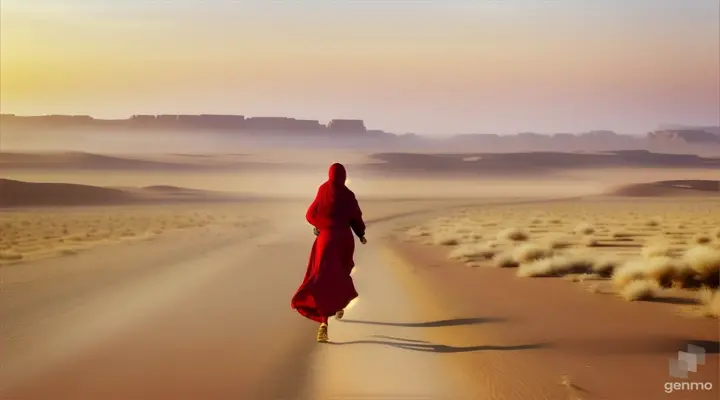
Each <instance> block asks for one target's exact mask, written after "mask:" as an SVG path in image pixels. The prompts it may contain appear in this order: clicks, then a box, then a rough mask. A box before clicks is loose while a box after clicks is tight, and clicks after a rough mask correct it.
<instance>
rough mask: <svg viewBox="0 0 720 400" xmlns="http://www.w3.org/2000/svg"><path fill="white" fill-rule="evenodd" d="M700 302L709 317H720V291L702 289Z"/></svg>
mask: <svg viewBox="0 0 720 400" xmlns="http://www.w3.org/2000/svg"><path fill="white" fill-rule="evenodd" d="M698 297H699V298H700V303H701V304H702V305H703V307H704V310H703V311H704V313H705V315H706V316H708V317H712V318H720V291H718V290H710V289H707V288H706V289H702V290H700V293H699V296H698Z"/></svg>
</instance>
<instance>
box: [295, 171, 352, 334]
mask: <svg viewBox="0 0 720 400" xmlns="http://www.w3.org/2000/svg"><path fill="white" fill-rule="evenodd" d="M346 177H347V175H346V172H345V167H343V166H342V165H341V164H333V165H332V166H330V172H329V179H328V180H327V182H325V183H323V184H322V185H321V186H320V188H319V189H318V192H317V195H316V196H315V201H313V203H312V204H311V205H310V208H308V210H307V213H306V215H305V217H306V219H307V221H308V222H309V223H310V224H311V225H313V226H314V227H316V228H317V229H318V230H319V231H320V234H319V235H318V236H317V238H315V243H314V244H313V247H312V251H311V252H310V260H309V261H308V266H307V272H306V273H305V279H304V280H303V283H302V285H300V288H299V289H298V290H297V292H296V293H295V295H294V296H293V298H292V301H291V306H292V308H294V309H295V310H297V312H299V313H300V314H301V315H303V316H305V317H306V318H309V319H311V320H313V321H317V322H324V321H323V320H324V319H325V318H327V317H330V316H333V315H335V313H337V312H338V311H340V310H342V309H344V308H345V307H346V306H347V305H348V303H350V301H351V300H353V299H354V298H356V297H357V296H358V294H357V292H356V291H355V285H354V284H353V280H352V278H351V277H350V271H352V269H353V267H354V266H355V261H354V260H353V253H354V251H355V238H354V237H353V232H354V233H355V234H356V235H357V236H358V237H363V236H365V223H364V222H363V219H362V212H361V211H360V206H359V205H358V202H357V199H356V198H355V194H354V193H353V192H352V191H351V190H350V189H348V188H347V186H345V179H346Z"/></svg>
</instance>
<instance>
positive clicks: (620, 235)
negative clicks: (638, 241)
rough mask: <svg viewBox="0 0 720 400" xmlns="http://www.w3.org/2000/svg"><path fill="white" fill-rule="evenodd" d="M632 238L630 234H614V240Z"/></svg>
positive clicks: (619, 232)
mask: <svg viewBox="0 0 720 400" xmlns="http://www.w3.org/2000/svg"><path fill="white" fill-rule="evenodd" d="M632 237H633V234H632V233H630V232H623V231H617V232H613V234H612V238H613V239H630V238H632Z"/></svg>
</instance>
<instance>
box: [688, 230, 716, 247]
mask: <svg viewBox="0 0 720 400" xmlns="http://www.w3.org/2000/svg"><path fill="white" fill-rule="evenodd" d="M692 241H693V243H695V244H699V245H708V244H711V243H712V242H713V238H712V236H710V235H706V234H702V233H701V234H697V235H695V236H694V237H693V239H692Z"/></svg>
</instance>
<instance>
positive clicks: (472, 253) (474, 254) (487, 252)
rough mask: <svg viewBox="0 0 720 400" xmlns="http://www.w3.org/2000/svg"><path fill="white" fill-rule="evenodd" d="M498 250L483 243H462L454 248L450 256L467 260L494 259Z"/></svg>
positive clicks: (454, 258)
mask: <svg viewBox="0 0 720 400" xmlns="http://www.w3.org/2000/svg"><path fill="white" fill-rule="evenodd" d="M496 252H497V251H496V250H494V249H491V248H489V247H487V246H483V245H461V246H458V247H456V248H454V249H453V250H452V251H451V252H450V254H448V258H450V259H452V260H461V261H465V262H469V261H479V260H489V259H492V258H493V256H494V255H495V253H496Z"/></svg>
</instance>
